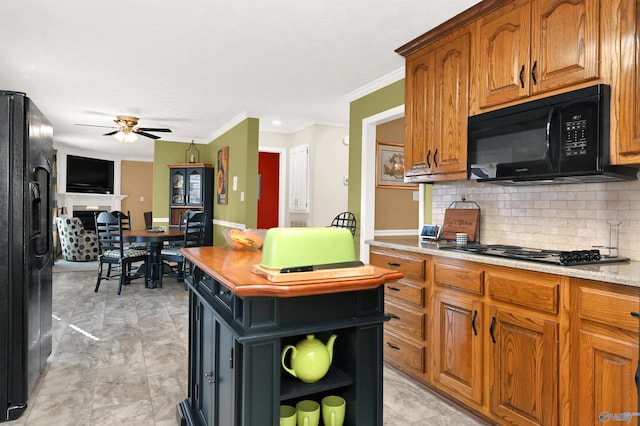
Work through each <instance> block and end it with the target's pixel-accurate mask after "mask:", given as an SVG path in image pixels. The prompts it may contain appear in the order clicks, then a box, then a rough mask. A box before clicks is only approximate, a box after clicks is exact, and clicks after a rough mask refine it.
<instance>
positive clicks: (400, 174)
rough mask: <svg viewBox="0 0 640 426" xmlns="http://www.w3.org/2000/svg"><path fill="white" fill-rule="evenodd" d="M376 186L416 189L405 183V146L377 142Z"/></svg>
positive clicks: (412, 184) (414, 186) (412, 185)
mask: <svg viewBox="0 0 640 426" xmlns="http://www.w3.org/2000/svg"><path fill="white" fill-rule="evenodd" d="M376 186H377V187H378V188H402V189H415V188H417V187H418V185H417V184H415V183H405V182H404V145H401V144H395V143H387V142H376Z"/></svg>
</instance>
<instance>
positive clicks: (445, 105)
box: [433, 30, 471, 177]
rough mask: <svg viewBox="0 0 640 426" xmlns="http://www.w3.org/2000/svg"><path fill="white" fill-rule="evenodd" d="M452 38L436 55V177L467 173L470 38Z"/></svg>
mask: <svg viewBox="0 0 640 426" xmlns="http://www.w3.org/2000/svg"><path fill="white" fill-rule="evenodd" d="M452 37H453V38H452V39H451V40H449V41H447V42H445V43H444V44H442V45H440V46H438V47H437V48H436V49H435V53H434V57H435V59H434V65H435V83H436V87H435V96H436V99H435V108H434V110H433V111H434V114H435V115H434V135H433V147H434V148H435V150H434V153H433V165H434V171H435V172H436V173H455V172H465V173H466V170H467V116H468V114H469V75H470V69H469V63H470V58H471V51H470V36H469V32H468V31H466V30H464V31H462V32H461V33H460V34H459V35H454V36H452ZM465 177H466V176H465Z"/></svg>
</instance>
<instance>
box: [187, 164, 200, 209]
mask: <svg viewBox="0 0 640 426" xmlns="http://www.w3.org/2000/svg"><path fill="white" fill-rule="evenodd" d="M187 204H192V205H201V204H202V172H201V171H200V170H193V171H191V172H189V194H188V198H187Z"/></svg>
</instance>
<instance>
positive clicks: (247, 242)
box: [222, 228, 267, 250]
mask: <svg viewBox="0 0 640 426" xmlns="http://www.w3.org/2000/svg"><path fill="white" fill-rule="evenodd" d="M266 233H267V230H266V229H247V230H246V231H242V230H240V229H235V228H232V229H225V230H224V231H222V235H224V239H225V240H226V241H227V244H228V245H229V247H231V248H232V249H235V250H258V249H259V248H261V247H262V244H263V243H264V236H265V234H266Z"/></svg>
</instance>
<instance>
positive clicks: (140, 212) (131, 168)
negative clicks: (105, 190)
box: [120, 160, 169, 229]
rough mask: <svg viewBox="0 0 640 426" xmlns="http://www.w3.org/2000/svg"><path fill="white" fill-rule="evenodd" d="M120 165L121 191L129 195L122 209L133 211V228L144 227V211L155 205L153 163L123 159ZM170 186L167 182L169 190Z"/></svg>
mask: <svg viewBox="0 0 640 426" xmlns="http://www.w3.org/2000/svg"><path fill="white" fill-rule="evenodd" d="M120 167H121V172H120V176H121V180H120V193H121V194H122V195H126V196H127V198H125V199H124V200H122V206H121V208H122V211H124V212H126V211H127V210H128V211H129V212H130V213H131V228H132V229H144V212H150V211H151V210H152V207H153V206H152V204H153V163H152V162H146V161H127V160H123V161H122V162H121V163H120ZM168 187H169V184H168V183H167V189H166V190H167V191H168V190H169V188H168Z"/></svg>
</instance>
